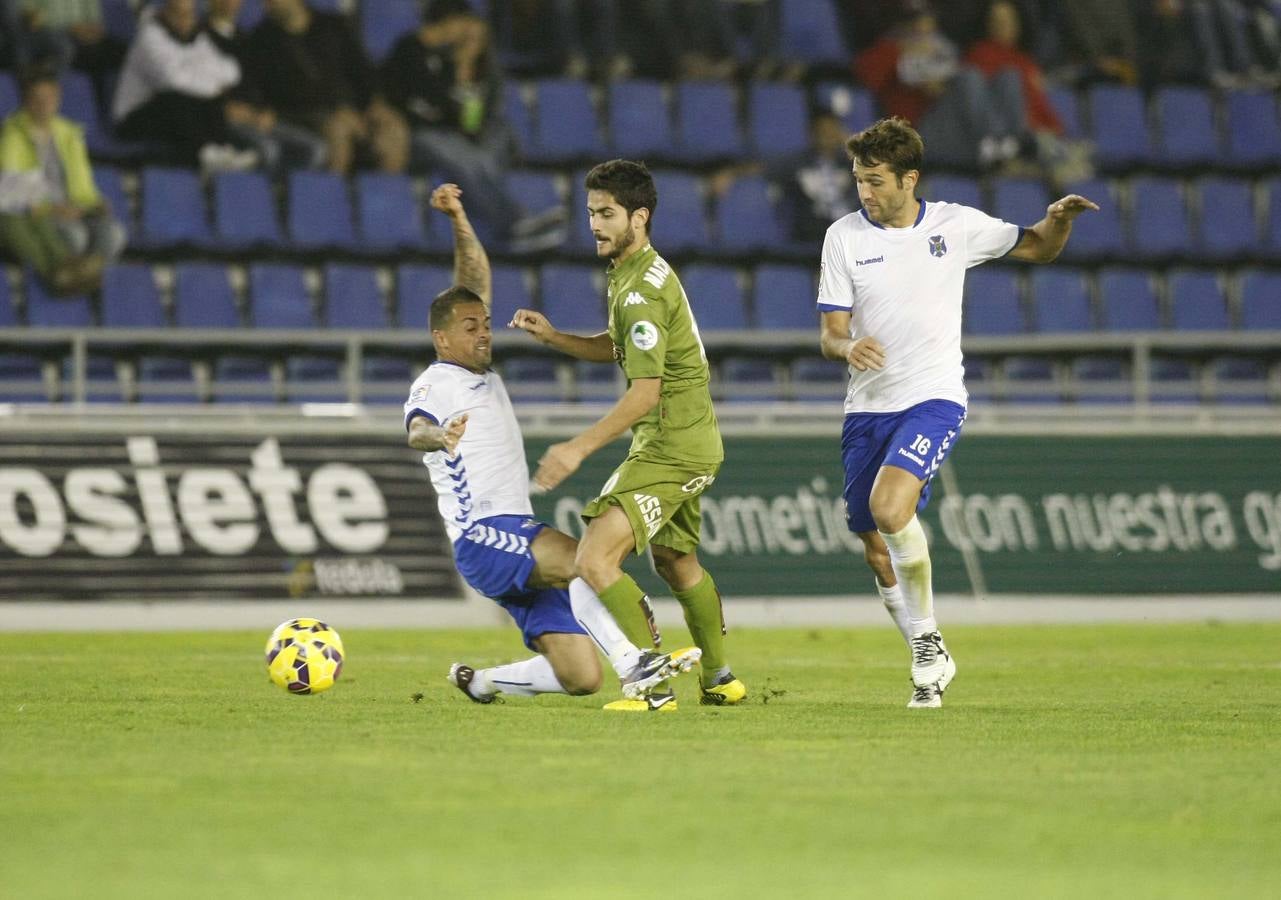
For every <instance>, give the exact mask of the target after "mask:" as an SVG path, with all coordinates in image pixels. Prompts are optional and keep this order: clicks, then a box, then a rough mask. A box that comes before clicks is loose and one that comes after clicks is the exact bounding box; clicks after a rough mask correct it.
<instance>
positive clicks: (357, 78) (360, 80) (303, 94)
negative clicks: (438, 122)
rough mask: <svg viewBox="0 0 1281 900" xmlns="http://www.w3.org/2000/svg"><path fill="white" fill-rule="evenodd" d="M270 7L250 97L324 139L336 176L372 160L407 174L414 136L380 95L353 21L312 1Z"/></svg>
mask: <svg viewBox="0 0 1281 900" xmlns="http://www.w3.org/2000/svg"><path fill="white" fill-rule="evenodd" d="M265 8H266V12H267V16H266V18H265V19H264V20H263V22H262V24H260V25H259V26H258V27H257V28H255V29H254V31H253V34H251V35H250V36H249V42H248V45H247V47H246V59H247V61H248V67H247V68H248V72H247V73H246V75H247V81H248V82H249V85H248V87H249V92H248V93H247V96H248V97H250V98H252V99H253V101H254V103H255V105H256V106H258V107H260V108H263V109H266V110H268V111H270V112H271V113H273V114H274V115H275V116H277V117H278V118H279V119H280V120H281V121H283V122H286V123H289V124H292V125H296V126H299V127H302V128H305V129H307V130H309V131H311V132H313V133H315V134H319V135H322V136H323V137H324V140H325V144H326V147H327V161H328V166H329V170H330V171H331V172H337V173H340V174H346V173H348V172H350V171H351V170H352V169H353V168H354V167H355V166H356V164H357V162H358V161H359V162H363V161H364V160H365V159H366V158H367V159H368V161H369V162H371V163H373V164H374V165H376V166H377V167H378V168H379V169H381V170H382V171H384V172H403V171H404V170H405V167H406V165H407V164H408V162H409V129H408V127H407V126H406V124H405V120H404V118H403V117H402V116H401V115H400V114H399V113H398V112H397V111H396V110H395V109H394V108H393V107H392V106H391V105H390V104H388V103H387V102H386V101H384V100H383V99H382V98H381V97H380V96H379V95H378V93H377V92H376V90H375V72H374V70H373V67H372V66H371V65H370V63H369V60H368V59H367V58H366V56H365V52H364V49H363V48H362V46H361V44H360V40H359V38H358V36H357V34H356V31H355V29H354V28H353V27H352V24H351V22H350V21H348V20H347V19H346V18H344V17H343V16H340V15H336V14H332V13H322V12H317V11H315V10H313V9H311V8H309V7H308V6H307V4H306V3H305V2H304V0H265Z"/></svg>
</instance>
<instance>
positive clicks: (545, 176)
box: [506, 169, 565, 216]
mask: <svg viewBox="0 0 1281 900" xmlns="http://www.w3.org/2000/svg"><path fill="white" fill-rule="evenodd" d="M506 183H507V192H508V193H509V194H510V195H511V196H512V197H513V198H514V199H515V200H516V203H517V204H518V205H519V206H520V210H521V213H522V214H523V215H526V216H536V215H538V214H540V213H545V212H549V211H551V210H552V209H555V208H561V209H564V207H565V199H564V197H562V196H561V193H560V187H559V185H557V183H556V176H555V175H554V174H552V173H549V172H535V171H532V170H527V169H526V170H520V171H514V172H508V173H507V175H506Z"/></svg>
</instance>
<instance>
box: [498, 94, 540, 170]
mask: <svg viewBox="0 0 1281 900" xmlns="http://www.w3.org/2000/svg"><path fill="white" fill-rule="evenodd" d="M503 121H505V122H506V123H507V128H508V130H509V131H510V132H511V136H512V141H513V142H514V143H515V144H516V155H517V156H518V157H521V158H524V157H527V156H529V153H530V151H531V150H532V149H533V147H534V117H533V115H532V114H531V113H530V111H529V103H528V102H526V100H525V91H524V88H522V87H521V85H520V84H519V83H518V82H516V81H508V82H507V83H506V84H505V85H504V86H503Z"/></svg>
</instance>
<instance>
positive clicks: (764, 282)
mask: <svg viewBox="0 0 1281 900" xmlns="http://www.w3.org/2000/svg"><path fill="white" fill-rule="evenodd" d="M817 297H818V294H817V291H816V289H815V285H814V276H813V274H812V270H811V269H809V268H807V267H805V266H785V265H778V264H774V263H766V264H765V265H761V266H757V268H756V276H755V278H754V279H753V281H752V312H753V314H754V318H755V322H756V327H758V328H767V329H770V330H771V331H772V330H776V329H780V328H803V329H806V330H809V329H812V328H814V327H815V326H816V325H817V324H818V321H819V317H818V311H817V309H816V308H815V303H816V302H817Z"/></svg>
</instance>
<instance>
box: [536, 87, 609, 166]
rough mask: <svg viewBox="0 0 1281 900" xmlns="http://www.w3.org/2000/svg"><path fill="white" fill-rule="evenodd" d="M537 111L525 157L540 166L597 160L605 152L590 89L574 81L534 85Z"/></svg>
mask: <svg viewBox="0 0 1281 900" xmlns="http://www.w3.org/2000/svg"><path fill="white" fill-rule="evenodd" d="M534 93H535V97H536V103H537V108H538V115H537V119H536V121H535V123H534V143H533V145H532V146H531V147H529V148H528V149H527V152H526V157H527V158H528V159H530V160H531V161H535V162H540V163H569V162H574V161H577V160H587V159H592V160H595V159H598V158H599V157H600V156H601V154H602V153H603V152H604V145H603V143H602V141H601V137H600V126H599V123H598V121H597V117H596V107H595V106H594V105H593V103H592V93H591V86H590V85H589V84H588V83H587V82H586V81H581V80H579V79H577V78H548V79H543V80H540V81H537V82H535V83H534Z"/></svg>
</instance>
